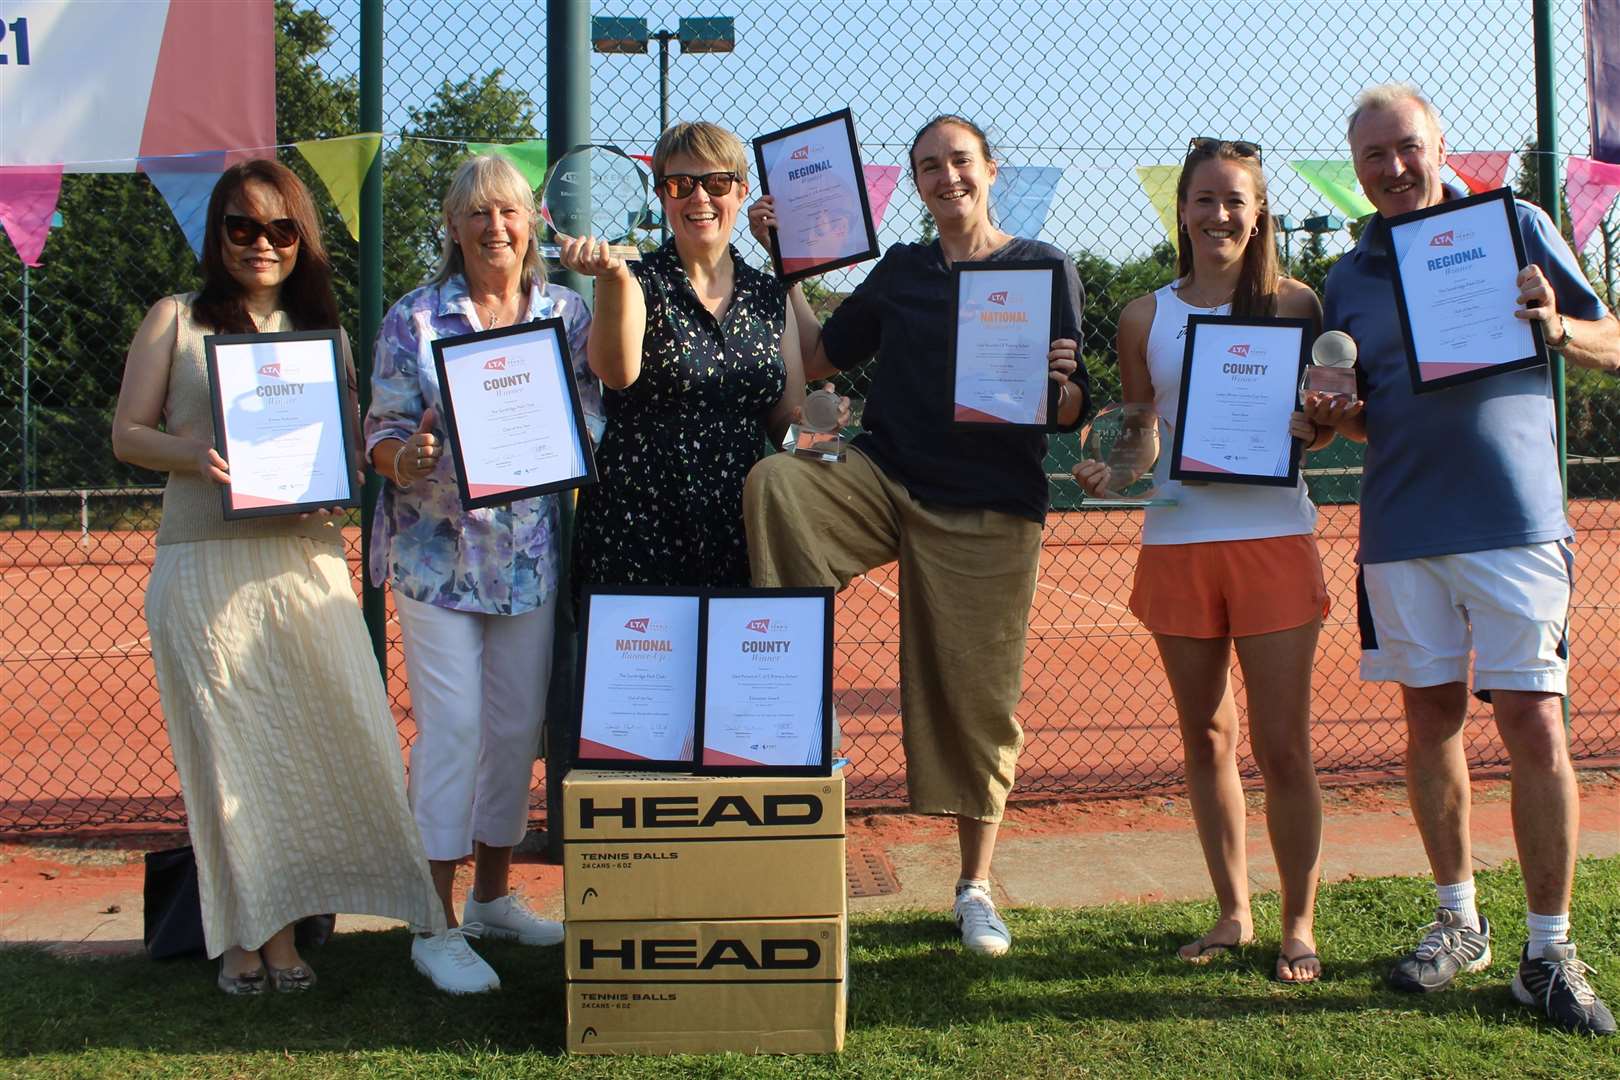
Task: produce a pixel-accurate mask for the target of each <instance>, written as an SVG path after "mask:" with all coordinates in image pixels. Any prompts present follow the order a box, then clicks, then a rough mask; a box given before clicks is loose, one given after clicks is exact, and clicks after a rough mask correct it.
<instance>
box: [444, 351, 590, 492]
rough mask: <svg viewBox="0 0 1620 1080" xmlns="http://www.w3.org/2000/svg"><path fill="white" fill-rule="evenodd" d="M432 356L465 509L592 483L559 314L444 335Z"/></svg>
mask: <svg viewBox="0 0 1620 1080" xmlns="http://www.w3.org/2000/svg"><path fill="white" fill-rule="evenodd" d="M433 365H434V368H435V369H436V370H437V373H438V376H439V396H440V398H441V399H442V400H443V402H444V420H445V425H446V427H447V429H448V434H449V436H450V439H449V442H450V452H451V455H452V456H453V457H454V459H455V466H456V483H457V484H458V485H459V486H460V488H461V505H462V506H463V507H464V508H466V509H468V510H476V509H478V508H479V507H484V506H502V505H505V504H506V503H511V502H516V501H517V500H519V499H529V498H533V497H534V496H536V495H545V494H547V493H548V492H553V491H562V490H564V489H567V488H576V487H583V486H584V485H586V484H594V483H596V460H595V458H594V457H592V456H591V440H590V437H589V435H588V433H587V430H586V427H585V411H584V408H583V407H582V406H581V404H580V400H579V388H578V387H577V386H575V385H574V371H573V364H572V362H571V361H570V358H569V355H568V335H567V332H566V331H565V329H564V326H563V321H562V320H561V319H537V320H535V321H533V322H527V323H517V324H515V325H513V326H503V327H501V328H500V329H498V330H485V331H482V332H480V333H476V334H462V335H460V336H458V337H448V338H440V339H438V340H437V341H435V342H433Z"/></svg>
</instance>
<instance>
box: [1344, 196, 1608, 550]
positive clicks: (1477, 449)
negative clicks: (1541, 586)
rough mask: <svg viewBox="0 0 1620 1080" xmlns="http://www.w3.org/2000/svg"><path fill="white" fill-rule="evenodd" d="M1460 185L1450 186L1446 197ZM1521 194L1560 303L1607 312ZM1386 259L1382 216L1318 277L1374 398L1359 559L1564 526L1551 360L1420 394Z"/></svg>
mask: <svg viewBox="0 0 1620 1080" xmlns="http://www.w3.org/2000/svg"><path fill="white" fill-rule="evenodd" d="M1456 194H1457V193H1455V192H1453V191H1450V190H1448V191H1447V197H1448V198H1454V197H1456ZM1514 205H1515V207H1516V209H1517V212H1518V218H1519V231H1520V232H1521V233H1522V234H1523V236H1524V246H1525V255H1526V257H1527V258H1528V259H1529V261H1530V262H1531V263H1532V264H1534V265H1536V266H1539V267H1541V269H1542V271H1543V273H1545V274H1546V275H1547V280H1548V281H1550V282H1551V283H1552V287H1553V292H1554V293H1555V295H1556V296H1557V298H1558V310H1559V312H1561V313H1562V314H1565V315H1568V316H1569V317H1570V318H1573V319H1601V318H1603V316H1604V314H1605V310H1604V307H1603V304H1602V302H1601V301H1600V300H1599V299H1598V297H1597V294H1596V293H1594V292H1593V291H1592V287H1591V285H1589V284H1588V283H1587V280H1586V276H1585V275H1584V274H1582V273H1581V269H1580V265H1579V264H1578V263H1577V262H1576V261H1575V257H1574V255H1573V254H1572V253H1571V252H1570V250H1569V245H1567V244H1565V243H1564V239H1563V237H1562V236H1560V235H1558V232H1557V230H1556V229H1554V228H1553V224H1552V220H1551V219H1550V218H1548V217H1547V215H1546V214H1545V213H1543V212H1542V210H1541V209H1540V208H1539V207H1537V206H1534V205H1532V204H1530V203H1525V202H1518V203H1515V204H1514ZM1392 265H1393V263H1392V256H1391V254H1390V247H1389V227H1388V226H1387V225H1386V224H1385V223H1384V219H1383V217H1381V216H1377V217H1374V218H1372V220H1370V221H1369V222H1368V223H1367V228H1366V230H1365V231H1364V232H1363V233H1362V235H1361V242H1360V243H1359V244H1358V245H1357V246H1356V247H1355V249H1354V250H1352V251H1350V252H1348V253H1346V254H1345V256H1344V257H1343V258H1341V259H1340V260H1339V261H1338V262H1337V263H1336V264H1335V265H1334V267H1333V269H1332V270H1331V271H1330V272H1329V273H1328V278H1327V284H1326V287H1325V288H1324V290H1323V293H1324V297H1323V308H1324V318H1323V322H1324V326H1325V328H1326V329H1329V330H1343V331H1344V332H1345V333H1347V334H1349V335H1350V336H1351V337H1352V338H1355V340H1356V345H1357V347H1358V359H1357V362H1356V366H1357V369H1358V370H1357V375H1358V378H1359V380H1360V382H1361V396H1362V400H1364V401H1365V402H1366V403H1367V411H1366V417H1367V456H1366V463H1365V467H1364V472H1363V475H1362V481H1361V554H1360V561H1361V562H1363V563H1381V562H1398V561H1400V560H1403V559H1421V558H1427V557H1430V556H1434V555H1456V554H1461V553H1463V552H1469V551H1490V550H1494V549H1496V548H1505V547H1518V546H1521V545H1524V544H1539V543H1544V542H1546V541H1549V540H1561V539H1565V538H1567V537H1569V536H1570V535H1571V532H1570V528H1569V523H1568V522H1567V521H1566V520H1565V517H1564V500H1563V492H1562V490H1561V489H1560V487H1559V483H1558V436H1557V427H1556V422H1555V419H1554V414H1553V400H1552V377H1551V372H1550V369H1549V368H1547V367H1546V366H1540V367H1532V368H1525V369H1522V370H1519V371H1510V372H1505V373H1503V374H1500V375H1492V376H1490V377H1488V378H1484V379H1480V380H1478V381H1477V382H1471V383H1464V384H1462V385H1461V386H1451V387H1447V388H1445V389H1442V390H1431V391H1429V392H1428V393H1424V394H1414V393H1413V392H1412V381H1411V376H1410V374H1409V373H1408V368H1407V362H1406V345H1405V342H1404V341H1403V340H1402V338H1401V327H1400V319H1399V316H1398V315H1397V314H1396V310H1395V287H1394V276H1393V270H1392ZM1552 332H1553V333H1557V329H1556V325H1555V327H1554V329H1553V331H1552Z"/></svg>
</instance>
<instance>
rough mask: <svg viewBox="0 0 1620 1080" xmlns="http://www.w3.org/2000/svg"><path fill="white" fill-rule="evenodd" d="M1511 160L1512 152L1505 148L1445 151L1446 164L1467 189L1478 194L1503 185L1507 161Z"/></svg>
mask: <svg viewBox="0 0 1620 1080" xmlns="http://www.w3.org/2000/svg"><path fill="white" fill-rule="evenodd" d="M1512 160H1513V154H1512V153H1511V152H1509V151H1507V150H1471V151H1466V152H1464V151H1458V152H1456V153H1451V152H1447V154H1446V164H1447V165H1450V166H1451V171H1452V172H1454V173H1456V174H1457V178H1458V179H1459V180H1461V181H1462V182H1463V183H1465V184H1467V185H1468V190H1469V191H1471V192H1473V193H1474V194H1475V195H1478V194H1480V193H1482V192H1486V191H1495V190H1496V189H1497V188H1499V187H1502V186H1504V184H1505V182H1506V180H1507V171H1508V163H1509V162H1510V161H1512Z"/></svg>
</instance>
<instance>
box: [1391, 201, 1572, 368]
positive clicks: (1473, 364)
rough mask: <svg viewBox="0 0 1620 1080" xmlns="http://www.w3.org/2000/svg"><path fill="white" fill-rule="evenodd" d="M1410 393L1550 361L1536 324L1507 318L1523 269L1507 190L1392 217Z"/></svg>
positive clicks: (1520, 239) (1520, 244)
mask: <svg viewBox="0 0 1620 1080" xmlns="http://www.w3.org/2000/svg"><path fill="white" fill-rule="evenodd" d="M1389 242H1390V247H1391V249H1392V251H1393V253H1394V256H1395V304H1396V309H1397V310H1398V311H1399V313H1400V317H1401V335H1402V337H1404V338H1405V339H1406V362H1407V366H1408V368H1409V369H1410V372H1411V376H1412V392H1413V393H1414V394H1422V393H1425V392H1427V391H1430V390H1438V389H1440V388H1442V387H1446V386H1455V385H1457V384H1458V383H1465V382H1472V381H1474V380H1475V379H1483V378H1486V377H1488V376H1491V375H1496V374H1499V373H1501V372H1504V371H1517V370H1519V369H1520V368H1527V367H1535V366H1536V365H1538V364H1545V363H1546V362H1547V345H1546V342H1545V341H1544V340H1543V339H1542V336H1541V324H1540V323H1539V322H1533V321H1531V320H1528V319H1521V318H1518V317H1517V316H1515V315H1514V314H1513V312H1514V309H1516V308H1517V307H1518V306H1519V286H1518V275H1519V271H1520V270H1522V269H1524V267H1525V264H1526V262H1527V261H1528V260H1527V258H1526V256H1525V252H1524V237H1523V236H1522V235H1520V233H1519V218H1518V215H1517V214H1516V213H1515V212H1514V209H1513V193H1512V192H1511V191H1509V190H1508V189H1507V188H1501V189H1499V190H1497V191H1487V192H1485V194H1483V195H1473V196H1470V197H1469V198H1466V199H1452V200H1450V201H1449V202H1443V203H1441V204H1439V205H1438V206H1431V207H1428V208H1426V209H1423V210H1414V211H1413V212H1412V213H1410V214H1402V215H1400V216H1399V217H1393V218H1390V219H1389Z"/></svg>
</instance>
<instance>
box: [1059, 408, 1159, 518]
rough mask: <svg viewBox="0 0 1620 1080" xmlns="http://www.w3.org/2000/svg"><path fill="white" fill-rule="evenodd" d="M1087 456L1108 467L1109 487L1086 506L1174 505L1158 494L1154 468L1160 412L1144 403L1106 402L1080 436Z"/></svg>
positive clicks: (1090, 497)
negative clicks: (1111, 403) (1110, 403)
mask: <svg viewBox="0 0 1620 1080" xmlns="http://www.w3.org/2000/svg"><path fill="white" fill-rule="evenodd" d="M1081 444H1082V446H1083V447H1084V452H1085V456H1086V459H1087V460H1089V461H1100V462H1102V463H1104V464H1105V465H1107V466H1108V487H1107V488H1106V489H1105V490H1104V492H1103V493H1102V494H1101V495H1099V496H1096V497H1093V496H1091V495H1087V496H1086V505H1087V506H1119V507H1132V506H1175V505H1176V503H1177V501H1178V500H1176V499H1174V498H1172V497H1169V496H1164V495H1160V494H1158V489H1157V487H1156V486H1155V485H1154V482H1153V467H1154V465H1156V464H1157V463H1158V461H1159V414H1158V412H1157V411H1156V410H1155V409H1154V408H1153V406H1152V405H1149V404H1147V403H1146V402H1126V403H1125V404H1114V405H1105V406H1103V408H1101V409H1100V410H1098V412H1097V415H1096V416H1094V417H1092V418H1091V422H1090V423H1089V424H1087V425H1086V429H1085V433H1084V435H1083V436H1082V438H1081Z"/></svg>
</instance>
